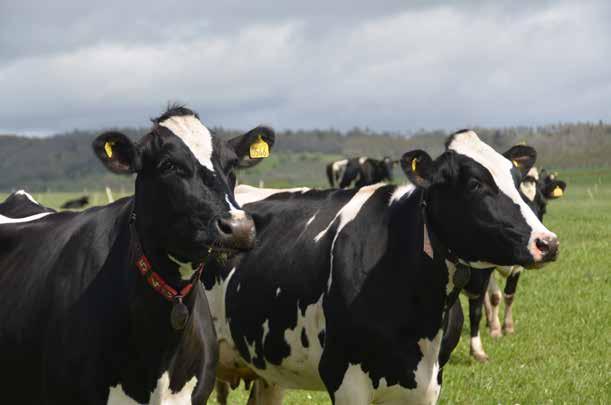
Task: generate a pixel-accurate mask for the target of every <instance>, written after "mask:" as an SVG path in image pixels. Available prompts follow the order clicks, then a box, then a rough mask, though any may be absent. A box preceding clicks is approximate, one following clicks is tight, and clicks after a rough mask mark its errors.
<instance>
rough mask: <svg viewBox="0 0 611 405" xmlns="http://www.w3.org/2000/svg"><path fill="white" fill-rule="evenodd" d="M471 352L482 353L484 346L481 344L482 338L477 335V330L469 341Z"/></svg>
mask: <svg viewBox="0 0 611 405" xmlns="http://www.w3.org/2000/svg"><path fill="white" fill-rule="evenodd" d="M470 345H471V353H478V354H481V353H484V354H485V352H484V346H482V339H481V338H480V337H479V331H478V332H477V335H476V336H473V337H472V338H471V341H470Z"/></svg>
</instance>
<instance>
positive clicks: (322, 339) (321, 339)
mask: <svg viewBox="0 0 611 405" xmlns="http://www.w3.org/2000/svg"><path fill="white" fill-rule="evenodd" d="M318 342H319V343H320V347H322V348H324V347H325V331H324V330H321V331H320V333H319V334H318Z"/></svg>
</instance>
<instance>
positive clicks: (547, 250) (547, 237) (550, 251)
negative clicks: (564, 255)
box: [528, 232, 560, 265]
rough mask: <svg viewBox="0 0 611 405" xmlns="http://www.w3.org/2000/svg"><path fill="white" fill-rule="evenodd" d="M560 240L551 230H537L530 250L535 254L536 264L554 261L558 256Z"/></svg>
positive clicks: (529, 247)
mask: <svg viewBox="0 0 611 405" xmlns="http://www.w3.org/2000/svg"><path fill="white" fill-rule="evenodd" d="M559 248H560V242H559V241H558V237H557V236H556V235H555V234H553V233H551V232H537V233H535V234H534V235H533V237H532V239H531V242H530V244H529V246H528V250H529V251H530V253H531V255H532V256H533V259H534V262H535V265H536V264H543V263H547V262H552V261H554V260H556V259H557V258H558V251H559Z"/></svg>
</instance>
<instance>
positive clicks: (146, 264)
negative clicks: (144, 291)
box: [129, 212, 204, 302]
mask: <svg viewBox="0 0 611 405" xmlns="http://www.w3.org/2000/svg"><path fill="white" fill-rule="evenodd" d="M129 228H130V230H131V233H132V235H133V243H134V250H135V253H136V254H135V256H136V258H137V259H136V263H135V264H136V268H137V269H138V271H139V272H140V274H141V275H142V277H144V278H145V280H146V282H147V284H148V285H150V286H151V287H152V288H153V290H155V291H156V292H157V293H158V294H159V295H161V296H162V297H163V298H165V299H166V300H168V301H170V302H177V301H178V302H181V301H182V299H183V298H184V297H186V296H187V295H189V293H190V292H191V290H192V289H193V285H194V284H195V283H197V282H199V279H200V277H201V275H202V272H203V270H204V263H201V264H200V265H199V267H198V268H197V270H195V273H193V276H191V280H190V281H189V284H187V285H186V286H184V287H183V288H181V289H180V291H176V289H174V288H173V287H172V286H170V285H169V284H168V283H167V282H166V281H165V280H164V279H163V277H161V276H160V275H159V273H157V272H155V271H153V266H152V265H151V262H150V261H149V260H148V258H147V257H146V255H145V254H144V252H143V251H142V246H141V245H140V239H139V238H138V232H137V231H136V213H135V212H132V213H131V215H130V217H129Z"/></svg>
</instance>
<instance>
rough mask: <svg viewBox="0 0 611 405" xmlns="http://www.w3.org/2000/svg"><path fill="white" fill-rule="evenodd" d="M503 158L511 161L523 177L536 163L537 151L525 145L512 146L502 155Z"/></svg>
mask: <svg viewBox="0 0 611 405" xmlns="http://www.w3.org/2000/svg"><path fill="white" fill-rule="evenodd" d="M503 156H505V157H506V158H507V159H509V160H510V161H511V164H513V165H514V167H516V168H517V169H518V170H519V171H520V173H521V174H522V176H525V175H526V174H527V173H528V171H529V170H530V169H531V168H532V167H533V166H534V165H535V162H536V161H537V151H536V150H535V149H534V148H533V147H531V146H527V145H515V146H512V147H511V148H509V150H507V151H506V152H505V153H503Z"/></svg>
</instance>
